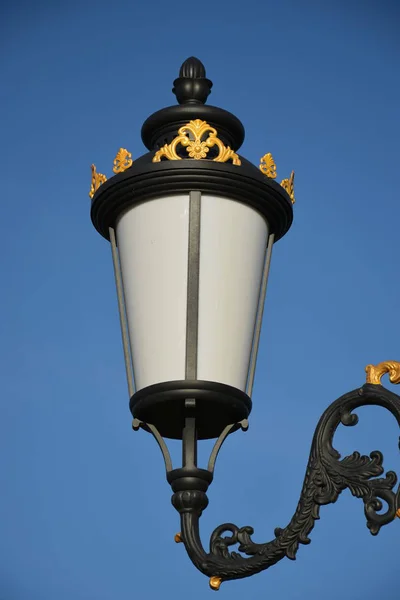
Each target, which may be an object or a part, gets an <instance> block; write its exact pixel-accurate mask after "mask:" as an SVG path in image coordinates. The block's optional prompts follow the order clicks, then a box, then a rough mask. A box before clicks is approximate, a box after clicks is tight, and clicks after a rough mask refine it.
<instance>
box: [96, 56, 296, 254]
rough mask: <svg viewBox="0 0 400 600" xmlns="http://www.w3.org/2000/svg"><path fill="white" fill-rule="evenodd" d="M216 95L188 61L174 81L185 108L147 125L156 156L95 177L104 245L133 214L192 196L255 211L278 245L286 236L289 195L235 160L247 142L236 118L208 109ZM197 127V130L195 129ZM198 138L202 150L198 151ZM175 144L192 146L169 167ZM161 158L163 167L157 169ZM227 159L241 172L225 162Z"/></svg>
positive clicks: (146, 138) (145, 135) (121, 158)
mask: <svg viewBox="0 0 400 600" xmlns="http://www.w3.org/2000/svg"><path fill="white" fill-rule="evenodd" d="M211 87H212V83H211V81H210V80H209V79H207V78H206V76H205V69H204V66H203V65H202V63H201V62H200V61H199V60H198V59H196V58H193V57H191V58H188V59H187V60H186V61H185V62H184V63H183V65H182V67H181V69H180V73H179V77H178V79H176V80H175V81H174V89H173V92H174V93H175V95H176V97H177V100H178V102H179V104H178V105H175V106H169V107H167V108H163V109H162V110H159V111H157V112H155V113H154V114H152V115H151V116H150V117H149V118H148V119H147V120H146V121H145V123H144V124H143V127H142V140H143V142H144V144H145V146H146V147H147V148H148V150H150V152H148V153H147V154H144V155H143V156H141V157H139V158H137V159H135V161H132V157H131V155H130V153H127V154H126V155H125V154H123V153H121V151H125V149H123V148H122V149H121V150H120V152H119V154H118V155H117V157H116V161H117V165H116V166H117V169H118V173H116V175H114V176H113V177H110V178H109V179H107V178H106V176H105V175H101V174H98V173H97V172H96V171H94V173H93V174H92V186H91V190H90V197H91V198H92V207H91V217H92V222H93V225H94V226H95V228H96V229H97V231H98V232H99V233H100V234H101V235H102V236H103V237H105V238H106V239H109V231H110V227H111V228H112V229H115V228H116V224H117V221H118V217H119V216H120V215H121V214H123V213H124V212H125V211H126V210H128V209H130V208H132V207H133V206H135V205H137V204H139V203H141V202H145V201H148V200H153V199H154V198H160V197H164V196H166V195H176V194H182V193H190V192H192V191H199V192H201V193H203V194H212V195H217V196H225V197H227V198H230V199H231V200H237V201H239V202H242V203H243V204H247V205H249V206H251V207H252V208H254V209H255V210H257V211H258V212H259V213H260V214H262V215H263V216H264V218H265V219H266V221H267V222H268V224H269V233H270V234H274V241H275V242H277V241H278V240H279V239H281V238H282V237H283V236H284V235H285V234H286V233H287V231H288V230H289V228H290V226H291V224H292V220H293V208H292V202H291V200H292V198H291V190H290V189H289V188H286V187H285V186H283V185H279V183H278V182H276V181H274V180H273V179H272V178H270V177H265V175H264V174H263V173H262V172H261V171H260V169H259V168H258V167H256V166H255V165H254V164H252V163H251V162H250V161H248V160H246V159H245V158H244V157H243V156H240V155H238V154H236V153H237V151H238V149H239V148H240V146H241V145H242V143H243V140H244V128H243V125H242V123H241V122H240V121H239V119H238V118H237V117H235V116H234V115H233V114H231V113H230V112H228V111H226V110H223V109H222V108H218V107H216V106H207V105H205V104H204V103H205V102H206V100H207V96H208V95H209V93H210V91H211ZM191 122H192V124H191ZM193 123H197V124H199V127H198V128H196V127H194V128H193ZM188 125H190V127H188ZM206 126H207V127H209V128H211V129H207V127H206ZM181 128H183V129H184V130H181ZM190 128H192V131H190ZM180 130H181V132H180ZM207 131H208V133H210V131H211V134H212V135H214V131H215V137H212V136H210V135H208V137H206V138H205V137H204V135H207ZM199 132H201V135H199ZM203 134H204V135H203ZM217 134H218V136H217ZM196 135H197V138H198V142H199V143H194V142H195V141H196ZM177 138H179V139H180V140H181V142H182V141H184V144H187V145H186V146H185V145H183V146H182V148H180V147H179V148H180V149H179V148H178V149H176V148H175V147H174V146H173V147H172V150H173V152H172V154H171V155H170V158H171V157H172V158H174V160H165V158H166V157H167V156H166V154H165V152H166V151H165V147H166V146H167V147H170V145H171V143H172V142H173V141H174V140H176V139H177ZM207 142H208V145H207ZM161 149H163V150H162V152H161V154H160V152H159V151H160V150H161ZM187 149H190V152H189V154H188V152H187ZM175 150H177V152H175ZM180 150H182V152H181V153H180ZM206 150H208V152H206ZM125 152H127V151H125ZM190 153H192V154H193V156H190ZM202 154H206V155H207V156H206V158H205V157H204V156H202ZM156 157H158V158H160V159H161V158H163V160H161V161H160V162H153V160H154V159H155V158H156ZM176 157H178V158H181V159H182V158H185V160H176ZM125 159H127V160H125ZM228 159H230V160H233V161H234V162H235V164H232V163H231V162H230V161H229V162H219V161H225V160H226V161H228ZM239 165H240V166H239ZM114 172H115V171H114Z"/></svg>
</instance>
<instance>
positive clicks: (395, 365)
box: [365, 360, 400, 385]
mask: <svg viewBox="0 0 400 600" xmlns="http://www.w3.org/2000/svg"><path fill="white" fill-rule="evenodd" d="M365 372H366V373H367V383H372V384H374V385H381V379H382V377H383V376H384V375H385V374H386V373H387V374H388V375H389V379H390V381H391V383H400V362H397V361H395V360H390V361H387V362H381V363H379V364H377V365H367V366H366V367H365Z"/></svg>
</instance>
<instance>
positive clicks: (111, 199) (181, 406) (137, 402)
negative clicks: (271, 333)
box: [90, 57, 400, 589]
mask: <svg viewBox="0 0 400 600" xmlns="http://www.w3.org/2000/svg"><path fill="white" fill-rule="evenodd" d="M211 87H212V82H211V81H210V80H209V79H207V78H206V72H205V69H204V66H203V65H202V63H201V62H200V61H199V60H198V59H195V58H193V57H192V58H189V59H188V60H187V61H185V62H184V63H183V65H182V67H181V69H180V73H179V77H178V78H177V79H176V80H175V81H174V89H173V92H174V93H175V95H176V97H177V100H178V103H179V105H177V106H170V107H167V108H164V109H162V110H160V111H158V112H156V113H154V114H153V115H151V116H150V117H149V118H148V119H147V120H146V121H145V123H144V124H143V127H142V140H143V142H144V144H145V146H146V147H147V149H148V150H149V152H148V153H147V154H145V155H143V156H142V157H139V158H138V159H136V160H135V161H133V160H132V156H131V154H130V152H128V151H127V150H126V149H124V148H121V149H120V150H119V152H118V154H117V156H116V158H115V161H114V169H113V170H114V173H116V174H115V175H114V176H113V177H111V178H110V179H108V180H107V177H106V176H105V175H103V174H101V173H98V172H97V171H96V167H95V166H94V165H92V182H91V189H90V197H91V198H92V206H91V218H92V222H93V224H94V226H95V228H96V229H97V230H98V232H99V233H100V234H101V235H102V236H104V237H105V238H106V239H111V243H112V250H113V261H114V267H115V270H116V279H117V289H118V298H119V305H120V318H121V328H122V329H123V330H124V329H126V323H125V321H126V315H125V313H124V306H123V289H122V280H121V278H120V275H118V273H119V260H118V252H117V240H116V236H115V233H114V230H115V227H116V224H117V222H118V219H119V217H120V216H121V214H123V213H124V212H125V211H126V210H128V209H130V208H132V207H134V206H135V205H137V204H140V203H142V202H146V201H148V200H152V199H154V198H163V197H165V196H168V195H171V194H182V193H185V194H186V193H187V194H189V197H190V219H189V220H190V227H189V255H188V290H187V294H188V303H187V304H188V307H189V310H188V313H187V331H188V335H187V340H186V342H187V343H186V366H185V367H186V368H185V377H186V379H184V380H179V381H166V382H161V383H156V384H154V385H150V386H148V387H146V388H143V389H140V390H139V391H137V392H136V393H133V389H134V388H133V374H132V372H131V369H130V364H129V361H130V352H129V347H128V346H129V345H128V336H127V333H126V332H125V334H124V331H123V342H124V354H125V359H126V365H127V376H128V382H129V392H130V395H131V398H130V409H131V412H132V415H133V417H134V420H133V428H134V429H135V430H137V429H140V428H141V429H143V430H145V431H147V432H149V433H151V434H152V435H153V436H154V438H155V440H156V441H157V443H158V445H159V447H160V449H161V452H162V454H163V457H164V462H165V469H166V475H167V480H168V482H169V484H170V485H171V488H172V491H173V496H172V504H173V506H174V507H175V508H176V510H177V511H178V512H179V514H180V518H181V532H180V533H178V534H176V536H175V540H176V541H177V542H183V543H184V545H185V547H186V550H187V553H188V555H189V557H190V559H191V560H192V562H193V563H194V565H195V566H196V567H197V568H198V569H199V570H200V571H201V572H202V573H204V574H205V575H208V576H209V577H210V585H211V587H212V588H213V589H218V588H219V586H220V584H221V582H223V581H226V580H231V579H239V578H243V577H247V576H249V575H253V574H255V573H258V572H260V571H263V570H265V569H268V568H269V567H270V566H272V565H274V564H276V563H277V562H278V561H280V560H281V559H282V558H284V557H287V558H289V559H295V557H296V553H297V551H298V549H299V546H300V544H308V543H310V538H309V534H310V532H311V531H312V529H313V527H314V524H315V521H316V520H317V519H319V512H320V507H321V506H324V505H326V504H330V503H333V502H336V500H337V499H338V497H339V495H340V494H341V492H342V491H343V490H344V489H346V488H347V489H349V490H350V492H351V493H352V494H353V496H355V497H357V498H359V499H361V500H362V502H363V505H364V514H365V517H366V522H367V527H368V528H369V530H370V532H371V534H372V535H377V534H378V532H379V530H380V528H381V527H382V526H383V525H386V524H388V523H390V522H391V521H393V520H394V518H395V517H396V515H397V516H400V488H398V489H397V490H395V486H396V483H397V477H396V474H395V473H394V472H392V471H388V472H387V473H386V475H384V476H383V477H381V476H382V475H383V473H384V469H383V456H382V454H381V453H380V452H379V451H373V452H371V454H370V455H369V456H362V455H360V454H359V453H358V452H353V454H351V455H350V456H345V457H344V458H341V456H340V454H339V452H338V451H337V450H336V449H335V448H334V446H333V438H334V434H335V432H336V429H337V428H338V426H339V425H340V424H343V425H345V426H354V425H356V423H357V422H358V417H357V415H356V414H354V412H353V411H354V410H356V409H357V408H359V407H361V406H370V405H377V406H381V407H383V408H385V409H387V410H389V411H390V412H391V413H392V414H393V416H394V417H395V418H396V420H397V423H398V424H399V426H400V397H399V396H398V395H396V394H394V393H392V392H390V391H389V390H387V389H385V388H384V387H382V385H381V377H382V376H383V374H385V373H388V374H389V377H390V381H391V382H392V383H400V363H397V362H395V361H389V362H385V363H380V364H379V365H376V366H374V365H368V367H367V368H366V371H367V383H366V384H365V385H363V386H362V387H361V388H359V389H356V390H354V391H352V392H349V393H348V394H345V395H344V396H342V397H341V398H339V399H338V400H336V401H335V402H333V403H332V404H331V405H330V406H329V407H328V408H327V410H326V411H325V412H324V413H323V415H322V417H321V419H320V421H319V423H318V425H317V428H316V430H315V433H314V437H313V441H312V445H311V452H310V457H309V461H308V465H307V469H306V474H305V479H304V484H303V488H302V490H301V493H300V499H299V502H298V505H297V508H296V510H295V513H294V515H293V517H292V518H291V519H290V521H289V523H288V525H287V526H286V527H284V528H282V529H281V528H277V529H275V538H274V539H273V540H271V541H269V542H267V543H264V544H262V543H257V542H254V541H253V539H252V535H253V533H254V531H253V528H252V527H250V526H244V527H238V526H237V525H234V524H233V523H225V524H223V525H220V526H219V527H217V528H216V529H215V530H214V532H213V533H212V535H211V539H210V545H209V551H206V550H205V549H204V548H203V545H202V542H201V539H200V532H199V520H200V517H201V514H202V511H203V510H204V509H205V508H206V507H207V505H208V498H207V494H206V492H207V490H208V487H209V485H210V483H211V482H212V480H213V475H214V466H215V462H216V459H217V456H218V453H219V451H220V449H221V447H222V445H223V443H224V441H225V440H226V439H227V437H228V436H229V435H230V434H231V433H233V432H235V431H236V430H238V429H239V428H241V429H243V430H246V429H247V425H248V423H247V418H248V416H249V414H250V411H251V406H252V405H251V398H250V396H251V389H252V382H253V377H254V369H255V362H254V361H255V357H256V355H257V353H256V352H255V353H253V354H252V356H251V361H253V362H251V364H250V367H249V378H248V382H247V385H246V391H247V392H248V394H247V393H245V392H243V391H241V390H239V389H236V388H233V387H231V386H229V385H225V384H222V383H217V382H212V381H199V380H197V379H196V377H197V356H196V354H195V348H196V347H197V344H196V340H197V335H198V331H197V327H198V322H197V321H198V305H197V301H198V286H199V243H200V242H199V228H200V214H201V213H200V211H201V194H202V193H204V194H214V195H217V196H222V197H227V198H229V199H231V200H236V201H239V202H242V203H244V204H247V205H249V206H251V207H252V208H254V209H255V210H256V211H258V212H259V213H260V214H261V215H262V216H263V217H264V218H265V220H266V221H267V223H268V226H269V234H270V235H269V240H268V247H267V254H266V259H265V265H264V274H263V283H262V291H261V295H260V298H261V300H260V305H259V307H258V309H257V319H256V323H255V347H256V348H257V345H258V341H257V340H258V336H259V333H260V329H261V321H262V309H263V304H264V298H265V286H266V279H267V276H268V270H269V261H270V255H271V254H270V253H271V250H272V245H273V243H274V242H275V241H277V240H279V239H280V238H282V237H283V236H284V235H285V234H286V232H287V231H288V230H289V228H290V226H291V223H292V219H293V207H292V204H293V203H294V201H295V197H294V172H292V174H291V176H290V178H288V179H284V180H283V181H282V182H281V184H280V185H279V184H278V183H277V182H276V181H274V178H275V177H276V166H275V162H274V160H273V157H272V155H271V154H266V155H265V156H264V157H263V159H262V160H261V165H260V168H257V167H256V166H255V165H253V164H252V163H250V162H249V161H248V160H246V159H245V158H243V157H241V156H239V155H237V154H236V152H237V150H238V149H239V148H240V146H241V144H242V143H243V140H244V128H243V125H242V123H241V122H240V121H239V119H237V118H236V117H235V116H234V115H232V114H231V113H229V112H227V111H225V110H223V109H221V108H217V107H214V106H205V104H204V103H205V102H206V99H207V97H208V95H209V94H210V91H211ZM190 122H192V123H191V124H190ZM188 123H189V124H190V125H191V128H192V129H191V130H190V127H188ZM197 126H198V127H197ZM202 127H203V129H204V131H203V130H202V129H201V128H202ZM182 128H183V129H182ZM207 131H208V132H209V131H211V133H212V134H213V136H214V131H215V136H214V137H213V138H212V139H211V136H209V137H208V138H207V139H206V140H205V139H204V137H203V133H204V134H205V133H207ZM200 132H201V133H200ZM217 133H218V138H216V135H217ZM177 136H178V138H179V139H178V141H179V142H180V144H181V145H182V147H183V150H182V148H181V149H180V150H178V151H177V152H181V154H178V153H176V155H174V153H175V150H176V145H177ZM179 136H180V137H179ZM196 136H197V137H196ZM174 140H175V142H176V144H175V145H174V142H173V141H174ZM216 140H218V141H216ZM171 143H172V145H171ZM214 146H215V147H214ZM160 149H162V150H161V152H160ZM186 150H189V157H190V160H187V158H188V153H187V152H186ZM207 150H209V151H207ZM217 150H218V151H219V154H218V153H217ZM168 153H170V154H168ZM191 154H192V155H193V156H191ZM204 155H206V156H204ZM155 157H159V158H160V159H161V158H170V159H171V157H172V159H173V160H162V161H161V160H160V162H154V158H155ZM182 157H184V158H186V160H179V159H180V158H182ZM216 158H217V159H221V160H222V159H224V160H225V159H228V158H230V159H234V162H235V164H231V163H230V162H218V161H217V160H216ZM260 169H261V170H260ZM164 437H166V438H172V439H181V440H182V466H181V467H179V468H173V465H172V460H171V456H170V454H169V451H168V447H167V445H166V443H165V441H164V439H163V438H164ZM209 438H217V439H216V442H215V445H214V448H213V450H212V452H211V455H210V459H209V462H208V465H207V468H206V469H203V468H199V467H198V465H197V444H198V440H199V439H209ZM383 503H386V508H383ZM235 545H238V548H237V550H233V549H232V547H233V546H235Z"/></svg>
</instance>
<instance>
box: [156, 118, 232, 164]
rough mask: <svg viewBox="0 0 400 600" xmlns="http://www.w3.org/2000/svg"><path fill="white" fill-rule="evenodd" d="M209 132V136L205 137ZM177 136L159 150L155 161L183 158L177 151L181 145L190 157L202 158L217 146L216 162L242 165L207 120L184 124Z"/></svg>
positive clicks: (214, 159)
mask: <svg viewBox="0 0 400 600" xmlns="http://www.w3.org/2000/svg"><path fill="white" fill-rule="evenodd" d="M207 133H208V137H207V138H206V139H204V137H205V135H206V134H207ZM178 134H179V135H177V137H176V138H174V139H173V140H172V142H171V143H170V144H165V146H163V147H162V148H160V150H157V152H156V153H155V155H154V157H153V162H154V163H156V162H161V159H162V158H166V159H168V160H182V157H181V156H179V154H178V153H177V147H178V146H179V145H181V146H183V147H184V148H186V152H187V153H188V155H189V156H188V158H193V159H194V160H201V159H202V158H207V154H208V153H209V151H210V148H213V147H214V146H217V148H218V155H217V156H216V157H215V158H213V161H214V162H227V161H228V160H232V163H233V164H234V165H238V166H239V165H241V162H240V158H239V156H238V155H237V154H236V153H235V152H234V151H233V150H232V149H231V148H230V147H229V146H224V144H223V143H222V141H221V140H220V139H219V138H218V137H217V130H216V129H215V128H214V127H211V126H210V125H209V124H208V123H206V121H201V120H200V119H196V120H194V121H190V123H187V124H186V125H183V127H181V128H180V129H179V130H178Z"/></svg>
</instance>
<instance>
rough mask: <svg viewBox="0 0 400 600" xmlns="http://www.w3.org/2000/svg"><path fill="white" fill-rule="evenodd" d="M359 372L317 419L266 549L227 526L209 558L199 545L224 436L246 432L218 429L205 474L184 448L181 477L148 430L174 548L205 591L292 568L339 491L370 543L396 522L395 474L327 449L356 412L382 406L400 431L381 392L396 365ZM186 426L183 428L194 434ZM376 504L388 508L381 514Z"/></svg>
mask: <svg viewBox="0 0 400 600" xmlns="http://www.w3.org/2000/svg"><path fill="white" fill-rule="evenodd" d="M366 371H367V381H368V383H366V384H365V385H363V386H362V387H361V388H359V389H356V390H353V391H351V392H349V393H347V394H345V395H344V396H342V397H340V398H339V399H338V400H336V401H335V402H333V403H332V404H331V405H330V406H329V407H328V408H327V409H326V411H325V412H324V413H323V415H322V416H321V418H320V420H319V423H318V425H317V427H316V430H315V433H314V437H313V441H312V445H311V451H310V457H309V461H308V465H307V469H306V474H305V478H304V483H303V488H302V490H301V493H300V499H299V502H298V505H297V508H296V511H295V513H294V515H293V517H292V518H291V520H290V521H289V523H288V525H287V526H286V527H285V528H283V529H281V528H276V529H275V538H274V539H273V540H271V541H269V542H267V543H263V544H262V543H256V542H254V541H253V540H252V538H251V536H252V535H253V533H254V530H253V528H252V527H250V526H244V527H238V526H237V525H234V524H232V523H225V524H223V525H220V526H219V527H217V528H216V529H215V530H214V531H213V533H212V535H211V539H210V551H209V552H206V550H205V549H204V548H203V545H202V542H201V539H200V532H199V519H200V516H201V514H202V511H203V510H204V509H205V508H206V507H207V505H208V498H207V495H206V491H207V488H208V485H209V483H211V481H212V476H213V471H214V464H215V460H216V458H217V455H218V452H219V450H220V448H221V446H222V444H223V442H224V440H225V439H226V437H227V436H228V435H229V433H231V432H232V431H233V430H235V429H237V428H238V427H239V426H241V427H242V428H243V429H246V428H247V422H246V423H244V422H243V423H240V424H236V425H231V426H228V427H226V428H225V430H224V431H223V432H222V434H221V436H220V437H219V439H218V440H217V442H216V443H215V445H214V448H213V450H212V452H211V456H210V460H209V464H208V469H207V470H204V469H199V468H198V467H197V464H196V460H195V458H194V459H193V457H195V450H193V452H192V451H189V450H188V448H186V449H185V448H184V450H183V455H184V456H185V455H186V456H187V455H188V453H189V454H190V456H191V457H192V459H191V462H190V465H186V463H185V462H184V466H183V468H182V469H175V470H172V465H171V463H170V461H168V460H167V459H166V458H165V449H163V444H164V447H165V448H166V446H165V443H164V442H163V441H162V438H161V436H159V435H158V436H157V435H156V434H155V432H154V431H153V430H152V427H151V426H148V427H149V429H150V431H151V432H152V433H153V435H154V437H155V438H156V439H157V441H158V443H159V445H160V447H161V449H162V451H163V454H164V458H165V462H166V467H167V471H168V481H169V482H170V483H171V485H172V488H173V490H174V492H175V493H174V494H173V496H172V504H173V506H174V507H175V508H176V510H177V511H178V512H179V513H180V517H181V532H180V533H178V534H177V535H176V536H175V541H176V542H183V543H184V545H185V548H186V551H187V553H188V555H189V557H190V559H191V561H192V562H193V564H194V565H195V566H196V567H197V568H198V569H199V570H200V571H201V572H202V573H204V574H205V575H207V576H208V577H210V586H211V588H212V589H215V590H217V589H218V588H219V587H220V585H221V583H222V582H223V581H227V580H231V579H241V578H244V577H248V576H250V575H254V574H255V573H259V572H260V571H263V570H265V569H268V568H269V567H271V566H272V565H274V564H276V563H277V562H279V561H280V560H281V559H282V558H284V557H287V558H289V559H291V560H294V559H295V558H296V553H297V551H298V549H299V545H300V544H309V543H310V541H311V540H310V538H309V534H310V532H311V531H312V529H313V527H314V524H315V521H316V520H317V519H319V511H320V507H321V506H324V505H326V504H331V503H333V502H336V500H337V499H338V497H339V495H340V494H341V492H342V491H343V490H345V489H346V488H348V489H349V490H350V492H351V494H352V495H353V496H355V497H356V498H360V499H361V500H362V501H363V503H364V514H365V517H366V524H367V527H368V529H369V530H370V533H371V534H372V535H377V534H378V533H379V530H380V528H381V527H382V526H384V525H387V524H388V523H391V522H392V521H393V520H394V519H395V517H396V516H400V487H399V488H398V489H397V490H396V491H395V490H394V488H395V486H396V484H397V476H396V474H395V473H394V472H393V471H388V472H387V473H386V475H385V476H384V477H380V475H382V474H383V473H384V468H383V455H382V453H381V452H379V451H377V450H375V451H373V452H371V453H370V455H369V456H363V455H360V453H359V452H353V454H351V455H350V456H345V457H344V458H341V456H340V454H339V452H338V451H337V450H336V449H335V448H334V447H333V438H334V435H335V432H336V430H337V428H338V427H339V425H340V424H342V425H345V426H348V427H351V426H354V425H356V424H357V422H358V417H357V415H356V414H354V413H353V411H354V410H355V409H357V408H359V407H361V406H373V405H376V406H382V407H383V408H385V409H387V410H389V411H390V412H391V413H392V414H393V416H394V417H395V419H396V420H397V423H398V424H399V427H400V396H398V395H396V394H394V393H393V392H391V391H389V390H387V389H386V388H384V387H383V386H382V385H381V384H380V378H381V377H382V375H383V374H384V373H389V375H390V380H391V381H392V383H398V382H399V381H400V363H393V362H391V363H380V365H377V366H376V367H374V366H372V365H368V367H367V368H366ZM372 381H373V383H371V382H372ZM187 421H188V422H189V421H193V419H187ZM193 425H194V424H193V422H191V423H190V427H192V428H193ZM185 439H186V443H187V444H191V447H192V449H193V448H194V447H195V446H194V445H193V444H195V443H196V440H195V436H194V437H193V436H192V437H191V436H190V435H189V434H187V435H186V436H185V435H184V438H183V444H184V445H185ZM160 440H161V442H162V443H160ZM167 452H168V451H167ZM185 453H186V454H185ZM168 467H169V470H168ZM183 474H185V475H186V477H183ZM205 474H207V475H205ZM188 475H190V477H188ZM178 478H180V479H178ZM191 481H192V484H191V483H190V482H191ZM177 482H178V483H177ZM382 501H384V502H386V504H387V508H386V510H385V511H383V503H382ZM236 544H238V552H236V551H231V550H230V548H231V546H234V545H236Z"/></svg>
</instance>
